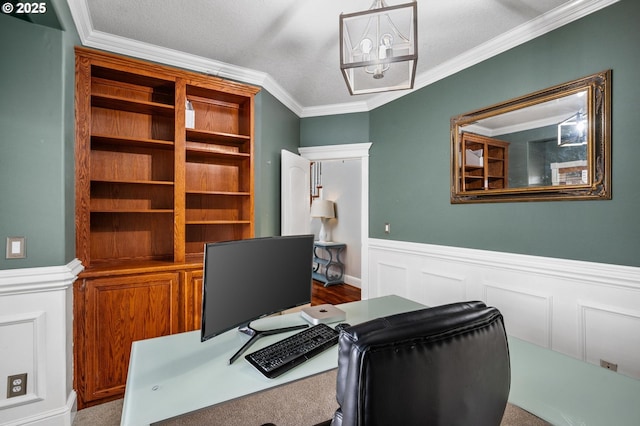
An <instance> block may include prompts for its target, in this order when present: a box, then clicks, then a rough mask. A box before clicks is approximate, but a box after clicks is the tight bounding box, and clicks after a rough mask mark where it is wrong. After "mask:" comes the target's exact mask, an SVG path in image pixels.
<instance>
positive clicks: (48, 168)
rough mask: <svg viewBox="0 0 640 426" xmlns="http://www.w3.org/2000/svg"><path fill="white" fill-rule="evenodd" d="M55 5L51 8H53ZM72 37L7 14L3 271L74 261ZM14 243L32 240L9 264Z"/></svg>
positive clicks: (3, 26) (1, 131)
mask: <svg viewBox="0 0 640 426" xmlns="http://www.w3.org/2000/svg"><path fill="white" fill-rule="evenodd" d="M48 4H49V5H50V4H51V2H49V3H48ZM53 4H54V6H55V9H56V10H55V11H54V10H53V9H52V8H48V11H47V13H56V12H57V15H58V20H59V21H60V23H61V24H62V26H63V27H64V28H66V29H67V30H66V31H65V30H63V31H61V30H59V29H54V28H50V27H47V26H43V25H37V24H32V23H28V22H26V21H23V20H19V19H16V18H13V17H10V16H7V15H4V14H0V40H1V41H0V46H1V51H2V65H1V66H0V92H1V93H2V96H0V197H2V198H1V199H0V252H1V253H0V269H15V268H27V267H38V266H52V265H63V264H66V263H68V262H69V261H71V260H72V259H73V258H74V257H75V256H74V255H75V246H74V241H75V237H74V217H73V211H74V208H73V199H74V189H73V188H74V183H73V144H74V137H73V133H74V121H73V120H74V116H73V81H74V62H73V61H74V58H73V48H72V46H73V45H75V44H78V42H79V39H78V36H77V33H76V31H75V26H74V25H73V22H72V20H71V17H70V15H69V12H68V9H67V5H66V3H65V2H64V1H63V0H56V1H53ZM9 236H24V237H26V239H27V244H26V253H27V258H26V259H11V260H7V259H5V241H6V238H7V237H9Z"/></svg>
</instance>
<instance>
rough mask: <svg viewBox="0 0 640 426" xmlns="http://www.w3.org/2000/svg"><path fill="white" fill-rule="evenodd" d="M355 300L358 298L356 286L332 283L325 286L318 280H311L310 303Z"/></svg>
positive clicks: (336, 302)
mask: <svg viewBox="0 0 640 426" xmlns="http://www.w3.org/2000/svg"><path fill="white" fill-rule="evenodd" d="M357 300H360V289H359V288H358V287H353V286H351V285H348V284H334V285H330V286H328V287H325V286H324V285H323V284H322V283H320V282H319V281H315V280H314V281H313V288H312V290H311V305H323V304H325V303H328V304H331V305H337V304H339V303H347V302H355V301H357Z"/></svg>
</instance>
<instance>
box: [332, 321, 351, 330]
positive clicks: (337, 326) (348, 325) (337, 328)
mask: <svg viewBox="0 0 640 426" xmlns="http://www.w3.org/2000/svg"><path fill="white" fill-rule="evenodd" d="M348 327H351V324H349V323H346V322H341V323H340V324H338V325H336V327H335V328H336V331H342V330H344V329H345V328H348Z"/></svg>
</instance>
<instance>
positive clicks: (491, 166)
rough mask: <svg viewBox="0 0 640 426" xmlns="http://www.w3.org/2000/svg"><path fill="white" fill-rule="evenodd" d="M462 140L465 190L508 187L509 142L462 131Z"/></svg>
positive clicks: (463, 189) (463, 184) (462, 184)
mask: <svg viewBox="0 0 640 426" xmlns="http://www.w3.org/2000/svg"><path fill="white" fill-rule="evenodd" d="M461 140H462V156H461V157H462V158H461V162H460V164H461V167H462V171H463V173H461V174H460V176H462V182H461V188H462V191H486V190H491V189H504V188H507V187H508V186H509V142H505V141H501V140H499V139H493V138H489V137H486V136H481V135H477V134H474V133H463V134H462V138H461ZM474 153H475V154H474Z"/></svg>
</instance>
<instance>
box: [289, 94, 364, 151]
mask: <svg viewBox="0 0 640 426" xmlns="http://www.w3.org/2000/svg"><path fill="white" fill-rule="evenodd" d="M345 90H347V88H346V86H345ZM363 142H370V140H369V113H368V112H358V113H352V114H342V115H331V116H320V117H310V118H305V119H302V120H301V124H300V146H318V145H340V144H345V143H363Z"/></svg>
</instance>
